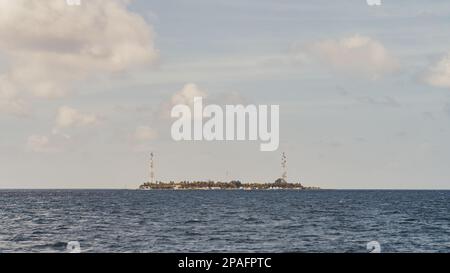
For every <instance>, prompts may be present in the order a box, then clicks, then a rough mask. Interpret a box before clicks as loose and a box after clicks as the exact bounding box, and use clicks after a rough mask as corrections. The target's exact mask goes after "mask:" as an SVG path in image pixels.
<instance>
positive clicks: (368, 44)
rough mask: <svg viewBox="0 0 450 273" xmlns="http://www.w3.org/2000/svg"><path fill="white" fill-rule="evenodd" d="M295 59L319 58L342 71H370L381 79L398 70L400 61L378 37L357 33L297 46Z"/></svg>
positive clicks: (371, 74) (359, 72) (363, 72)
mask: <svg viewBox="0 0 450 273" xmlns="http://www.w3.org/2000/svg"><path fill="white" fill-rule="evenodd" d="M293 53H294V54H293V55H292V56H293V58H295V59H297V60H298V59H300V60H302V61H305V60H308V59H311V58H312V59H318V60H319V61H321V62H322V63H323V64H326V65H328V66H331V67H332V68H333V69H336V70H338V71H346V72H351V73H358V74H366V75H368V76H370V77H372V78H378V77H380V76H382V75H384V74H387V73H391V72H393V71H395V70H397V69H398V62H397V60H396V59H395V58H394V57H392V56H391V55H390V54H389V52H388V51H387V49H386V48H385V47H384V46H383V44H382V43H380V42H379V41H377V40H374V39H372V38H371V37H368V36H361V35H353V36H350V37H345V38H342V39H338V40H324V41H319V42H316V43H313V44H310V45H308V46H306V47H305V48H300V49H294V50H293Z"/></svg>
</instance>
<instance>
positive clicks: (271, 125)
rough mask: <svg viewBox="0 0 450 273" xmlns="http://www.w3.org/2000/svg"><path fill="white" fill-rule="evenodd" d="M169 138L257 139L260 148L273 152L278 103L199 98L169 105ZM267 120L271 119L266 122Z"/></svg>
mask: <svg viewBox="0 0 450 273" xmlns="http://www.w3.org/2000/svg"><path fill="white" fill-rule="evenodd" d="M269 110H270V111H269ZM171 116H172V118H177V120H176V121H175V122H174V123H173V125H172V130H171V134H172V138H173V139H174V140H175V141H182V140H185V141H246V140H247V141H258V140H259V141H260V142H261V144H260V150H261V151H264V152H271V151H276V150H277V149H278V146H279V144H280V106H279V105H270V106H269V105H258V106H257V105H252V104H251V105H246V106H244V105H226V106H225V107H224V108H222V107H221V106H219V105H215V104H210V105H206V106H204V105H203V98H202V97H195V98H194V99H193V106H192V107H190V106H189V105H186V104H178V105H175V106H174V107H173V108H172V112H171ZM269 120H270V121H269Z"/></svg>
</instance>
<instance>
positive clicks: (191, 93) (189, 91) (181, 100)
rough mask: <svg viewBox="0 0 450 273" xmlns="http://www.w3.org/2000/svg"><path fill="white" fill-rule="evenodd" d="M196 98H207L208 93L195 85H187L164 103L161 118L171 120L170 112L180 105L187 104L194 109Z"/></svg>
mask: <svg viewBox="0 0 450 273" xmlns="http://www.w3.org/2000/svg"><path fill="white" fill-rule="evenodd" d="M195 97H202V98H206V97H207V93H206V92H205V91H203V90H201V89H200V88H199V87H198V86H197V85H196V84H194V83H188V84H185V85H184V86H183V88H182V89H181V90H180V91H178V92H176V93H175V94H173V95H172V96H171V97H170V99H168V100H167V101H165V102H163V103H162V105H161V107H160V110H159V112H160V113H159V115H160V117H162V118H170V112H171V111H172V108H173V107H174V106H175V105H178V104H185V105H189V106H190V107H192V106H193V104H194V98H195Z"/></svg>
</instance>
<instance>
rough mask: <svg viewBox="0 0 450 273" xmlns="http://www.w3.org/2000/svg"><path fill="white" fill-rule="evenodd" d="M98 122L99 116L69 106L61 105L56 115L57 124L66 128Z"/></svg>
mask: <svg viewBox="0 0 450 273" xmlns="http://www.w3.org/2000/svg"><path fill="white" fill-rule="evenodd" d="M97 122H98V118H97V116H96V115H94V114H85V113H80V112H79V111H78V110H76V109H74V108H71V107H68V106H62V107H60V108H59V110H58V114H57V117H56V125H57V126H59V127H66V128H68V127H74V126H88V125H94V124H96V123H97Z"/></svg>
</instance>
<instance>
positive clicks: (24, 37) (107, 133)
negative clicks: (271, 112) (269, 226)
mask: <svg viewBox="0 0 450 273" xmlns="http://www.w3.org/2000/svg"><path fill="white" fill-rule="evenodd" d="M449 29H450V3H448V1H446V0H435V1H420V0H417V1H416V0H408V1H407V0H398V1H393V0H391V1H388V0H385V1H383V3H382V5H381V6H369V5H367V3H366V1H364V0H345V1H332V0H318V1H299V0H290V1H288V0H284V1H282V0H279V1H274V0H272V1H269V0H249V1H240V0H227V1H209V0H167V1H152V0H131V1H130V0H89V1H83V0H82V2H81V5H80V6H69V5H67V3H66V1H64V0H47V1H39V0H15V1H12V0H0V125H1V128H2V129H1V134H0V166H1V168H0V188H59V189H62V188H129V189H132V188H137V187H138V186H139V184H140V183H142V182H144V181H147V180H148V176H149V170H148V160H149V156H150V153H151V152H154V153H155V173H156V177H157V179H158V180H163V181H171V180H174V181H179V180H208V179H212V180H232V179H238V180H241V181H243V182H272V181H274V180H275V179H276V178H278V177H279V176H280V175H281V172H282V170H281V167H280V162H281V153H282V152H286V154H287V158H288V180H289V181H290V182H302V183H303V184H305V185H308V186H319V187H322V188H331V189H450V168H449V167H448V163H449V162H450V140H449V139H450V36H449V35H448V30H449ZM196 95H201V96H204V97H205V98H206V100H207V101H208V102H210V103H217V104H220V105H224V104H244V105H246V104H257V105H260V104H262V105H280V147H279V149H278V150H277V151H274V152H261V151H260V150H259V142H248V141H244V142H242V141H241V142H175V141H174V140H173V139H172V138H171V136H170V127H171V124H172V123H173V121H174V120H173V119H171V118H170V109H171V108H172V106H173V105H174V103H175V102H179V101H180V100H181V101H183V100H185V101H186V103H188V101H189V100H190V99H192V97H193V96H196Z"/></svg>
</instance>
